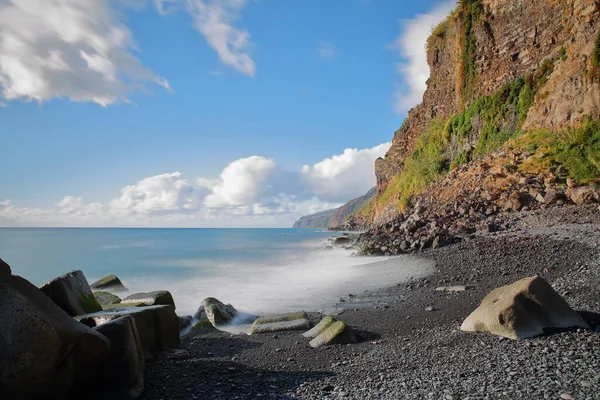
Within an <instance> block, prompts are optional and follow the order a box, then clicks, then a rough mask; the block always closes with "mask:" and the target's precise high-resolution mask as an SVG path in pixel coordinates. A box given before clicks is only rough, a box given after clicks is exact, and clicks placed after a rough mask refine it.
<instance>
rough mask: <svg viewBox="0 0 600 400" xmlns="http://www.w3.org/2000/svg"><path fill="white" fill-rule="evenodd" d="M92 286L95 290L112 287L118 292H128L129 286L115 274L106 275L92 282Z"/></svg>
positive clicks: (111, 288)
mask: <svg viewBox="0 0 600 400" xmlns="http://www.w3.org/2000/svg"><path fill="white" fill-rule="evenodd" d="M90 287H91V288H92V289H93V290H101V289H110V290H112V291H117V292H126V291H127V288H126V287H125V286H124V285H123V283H122V282H121V280H120V279H119V278H118V277H117V276H116V275H114V274H111V275H108V276H105V277H104V278H102V279H100V280H97V281H96V282H94V283H92V284H91V285H90Z"/></svg>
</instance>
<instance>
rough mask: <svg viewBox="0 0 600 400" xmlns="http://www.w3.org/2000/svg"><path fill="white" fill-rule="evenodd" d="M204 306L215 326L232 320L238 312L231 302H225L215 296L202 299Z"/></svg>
mask: <svg viewBox="0 0 600 400" xmlns="http://www.w3.org/2000/svg"><path fill="white" fill-rule="evenodd" d="M202 306H204V311H205V312H206V317H207V318H208V320H209V321H210V322H211V323H212V324H213V325H214V326H215V327H216V326H218V325H223V324H227V323H229V322H231V320H232V319H233V317H235V316H236V315H237V313H238V312H237V310H236V309H235V308H234V307H233V306H232V305H231V304H223V303H221V302H220V301H219V300H217V299H215V298H214V297H207V298H206V299H204V300H202Z"/></svg>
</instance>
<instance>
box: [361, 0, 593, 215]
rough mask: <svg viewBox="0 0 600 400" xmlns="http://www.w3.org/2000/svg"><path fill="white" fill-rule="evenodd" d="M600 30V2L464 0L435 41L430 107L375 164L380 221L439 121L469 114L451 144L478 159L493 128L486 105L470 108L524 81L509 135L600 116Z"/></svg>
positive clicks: (411, 118)
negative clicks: (483, 111)
mask: <svg viewBox="0 0 600 400" xmlns="http://www.w3.org/2000/svg"><path fill="white" fill-rule="evenodd" d="M599 30H600V1H598V0H560V1H559V0H461V1H460V2H459V5H458V6H457V9H456V10H455V11H454V12H453V13H452V14H451V15H450V16H449V17H448V19H447V20H446V21H445V22H443V23H442V24H441V25H440V26H438V27H436V28H435V29H434V30H433V32H432V35H431V37H430V39H429V41H428V44H427V46H428V51H427V58H428V63H429V66H430V70H431V74H430V78H429V80H428V82H427V84H428V89H427V91H426V92H425V94H424V96H423V102H422V103H421V104H420V105H419V106H417V107H415V108H414V109H412V110H410V111H409V113H408V118H407V119H406V120H405V121H404V123H403V125H402V127H401V128H400V129H399V130H398V131H396V133H395V134H394V138H393V141H392V147H391V148H390V150H389V151H388V153H387V154H386V156H385V158H380V159H378V160H377V161H376V163H375V173H376V176H377V198H376V201H375V203H374V207H373V212H372V215H371V216H372V218H373V219H374V220H375V221H379V222H382V221H386V220H390V219H392V218H394V217H395V216H396V215H397V208H396V204H395V197H394V196H391V197H390V196H389V195H388V196H386V197H387V198H389V199H385V198H384V196H383V195H384V193H385V192H386V190H388V186H389V185H390V183H391V181H392V180H393V179H394V177H396V176H398V175H399V174H400V173H402V171H403V170H404V167H405V165H404V164H405V160H406V159H407V157H408V156H409V155H410V154H411V153H412V152H413V150H414V149H415V144H416V142H417V140H418V138H419V137H420V136H422V135H423V134H424V133H425V132H426V131H427V129H428V127H429V126H430V125H431V124H432V123H433V122H434V121H439V122H440V123H441V124H446V125H447V124H448V122H449V119H450V118H451V117H452V116H455V115H457V114H460V113H466V114H467V115H468V118H469V121H468V122H469V124H468V129H467V130H468V132H464V130H463V132H462V133H461V135H458V134H456V132H451V131H449V132H450V134H449V137H448V138H447V140H448V141H449V142H450V143H455V144H456V145H455V147H456V149H457V150H458V151H457V152H456V154H459V153H461V152H462V153H465V152H466V153H469V152H470V151H471V150H472V149H474V148H475V146H476V143H477V142H478V140H480V139H481V136H482V135H485V132H486V126H485V123H486V122H485V121H483V119H482V118H479V114H477V113H478V112H480V110H479V108H478V107H476V108H475V109H474V110H471V109H470V108H469V107H471V106H472V105H473V104H474V103H476V102H477V100H478V99H481V98H482V97H485V96H492V95H494V94H496V93H498V92H499V91H500V90H501V89H502V88H503V87H505V86H506V85H509V84H511V82H515V81H516V80H517V79H519V78H526V79H528V80H527V82H528V83H527V84H528V85H529V86H528V88H529V89H527V88H526V89H527V90H523V91H521V92H517V96H518V97H519V98H518V101H516V100H515V101H514V102H512V103H510V102H508V101H507V107H508V108H509V109H508V112H507V111H506V107H504V108H503V114H502V117H503V118H500V119H499V118H496V119H495V120H494V121H493V122H492V123H493V124H495V125H496V126H498V127H499V128H498V130H499V131H502V132H504V131H515V130H520V129H523V130H534V129H549V130H552V131H555V132H558V131H561V130H565V129H567V128H568V127H572V126H576V125H578V124H580V123H581V122H583V121H584V120H586V119H589V118H591V119H596V120H597V119H598V118H600V79H598V75H599V74H598V71H597V69H598V68H597V67H595V66H594V61H593V54H594V51H595V48H594V46H595V42H596V39H597V37H598V35H599ZM511 93H512V92H511ZM528 96H531V97H532V98H531V99H530V100H529V101H527V107H524V106H522V101H523V103H525V102H526V100H527V97H528ZM510 107H513V108H514V110H512V111H511V110H510ZM487 123H488V124H489V123H490V122H487ZM509 126H512V128H510V129H509V128H507V127H509ZM465 138H467V139H468V140H466V139H465ZM456 154H455V155H456ZM469 154H470V153H469ZM454 161H455V159H454V158H453V157H452V156H451V157H449V159H448V162H454Z"/></svg>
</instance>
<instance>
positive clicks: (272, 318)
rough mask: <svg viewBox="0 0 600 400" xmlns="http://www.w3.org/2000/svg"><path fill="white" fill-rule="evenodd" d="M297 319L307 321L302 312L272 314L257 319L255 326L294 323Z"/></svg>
mask: <svg viewBox="0 0 600 400" xmlns="http://www.w3.org/2000/svg"><path fill="white" fill-rule="evenodd" d="M298 319H308V314H307V313H306V312H304V311H298V312H293V313H287V314H274V315H267V316H265V317H260V318H258V319H257V320H256V321H255V322H254V323H255V324H257V325H258V324H270V323H273V322H284V321H294V320H298Z"/></svg>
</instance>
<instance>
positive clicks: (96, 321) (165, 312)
mask: <svg viewBox="0 0 600 400" xmlns="http://www.w3.org/2000/svg"><path fill="white" fill-rule="evenodd" d="M126 316H131V317H132V318H133V319H134V321H135V324H136V327H137V331H138V335H139V337H140V342H141V344H142V348H143V349H144V353H145V355H146V357H147V358H150V357H152V356H153V355H155V354H157V352H158V351H160V350H162V349H165V348H170V347H175V346H178V345H179V320H178V318H177V315H176V314H175V310H174V309H173V307H171V306H148V307H132V308H123V309H115V310H105V311H101V312H97V313H92V314H86V315H79V316H77V317H75V318H76V319H77V320H78V321H80V322H82V323H83V324H85V325H87V326H89V327H96V326H99V325H101V324H105V323H107V322H110V321H112V320H115V319H117V318H121V317H126Z"/></svg>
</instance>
